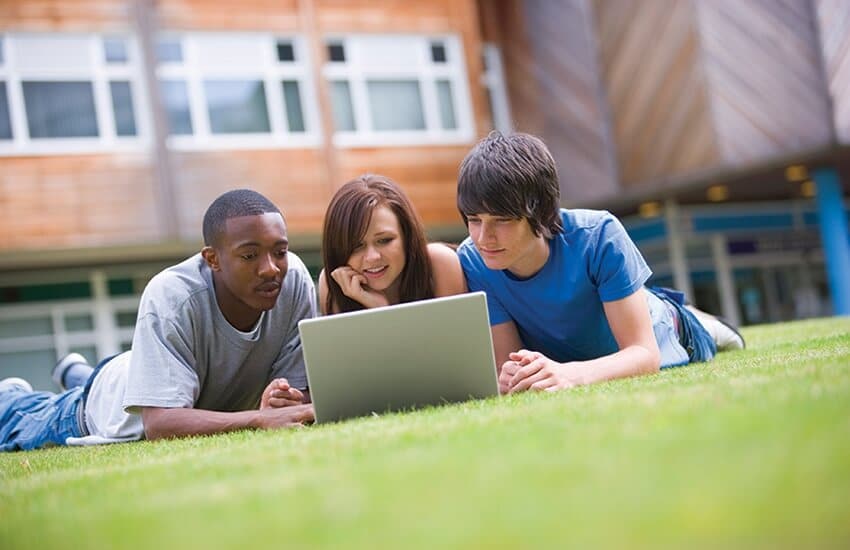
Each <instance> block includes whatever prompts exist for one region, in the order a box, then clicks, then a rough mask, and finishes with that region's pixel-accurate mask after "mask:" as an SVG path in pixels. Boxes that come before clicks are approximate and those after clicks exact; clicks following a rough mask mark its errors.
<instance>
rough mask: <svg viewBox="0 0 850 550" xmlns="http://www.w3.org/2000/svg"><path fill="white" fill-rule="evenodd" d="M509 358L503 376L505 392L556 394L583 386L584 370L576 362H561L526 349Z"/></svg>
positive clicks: (501, 379) (502, 390) (500, 376)
mask: <svg viewBox="0 0 850 550" xmlns="http://www.w3.org/2000/svg"><path fill="white" fill-rule="evenodd" d="M509 357H510V360H509V361H506V362H505V364H504V365H502V371H501V373H500V374H499V391H500V392H501V393H515V392H519V391H525V390H537V391H541V390H546V391H555V390H562V389H566V388H572V387H574V386H578V385H580V384H581V383H582V378H581V375H582V372H581V367H579V366H577V365H575V364H573V363H558V362H557V361H553V360H551V359H549V358H548V357H546V356H545V355H543V354H542V353H540V352H537V351H528V350H524V349H521V350H519V351H516V352H512V353H511V354H510V355H509Z"/></svg>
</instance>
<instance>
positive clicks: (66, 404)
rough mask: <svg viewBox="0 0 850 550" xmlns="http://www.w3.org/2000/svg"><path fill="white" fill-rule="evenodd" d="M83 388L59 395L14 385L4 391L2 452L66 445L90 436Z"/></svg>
mask: <svg viewBox="0 0 850 550" xmlns="http://www.w3.org/2000/svg"><path fill="white" fill-rule="evenodd" d="M83 411H84V407H83V388H82V387H76V388H72V389H70V390H67V391H64V392H62V393H59V394H56V393H53V392H48V391H26V390H24V389H23V388H18V387H13V388H9V389H6V390H0V451H29V450H32V449H38V448H41V447H50V446H53V445H64V444H65V440H66V439H67V438H69V437H83V436H85V435H88V430H87V429H86V422H85V417H84V412H83Z"/></svg>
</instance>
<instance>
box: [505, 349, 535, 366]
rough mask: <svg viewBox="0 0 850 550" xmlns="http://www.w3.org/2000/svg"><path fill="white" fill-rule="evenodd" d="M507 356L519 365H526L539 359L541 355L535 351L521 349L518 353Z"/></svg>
mask: <svg viewBox="0 0 850 550" xmlns="http://www.w3.org/2000/svg"><path fill="white" fill-rule="evenodd" d="M508 356H509V357H510V358H511V359H512V360H514V361H515V362H517V363H519V364H520V365H527V364H529V363H531V362H532V361H534V360H535V359H538V358H540V357H541V354H540V352H537V351H528V350H526V349H521V350H519V351H516V352H513V353H510V354H508Z"/></svg>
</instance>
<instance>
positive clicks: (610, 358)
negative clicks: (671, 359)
mask: <svg viewBox="0 0 850 550" xmlns="http://www.w3.org/2000/svg"><path fill="white" fill-rule="evenodd" d="M660 364H661V359H660V356H659V354H658V351H657V348H656V349H655V350H650V349H647V348H645V347H643V346H638V345H635V346H629V347H627V348H623V349H621V350H620V351H617V352H616V353H612V354H611V355H605V356H603V357H599V358H597V359H591V360H589V361H581V362H577V363H571V364H570V363H568V364H567V365H575V367H576V371H577V372H579V373H580V374H579V380H578V383H579V384H581V385H584V384H595V383H597V382H604V381H606V380H615V379H617V378H628V377H631V376H642V375H645V374H652V373H654V372H658V369H659V368H660Z"/></svg>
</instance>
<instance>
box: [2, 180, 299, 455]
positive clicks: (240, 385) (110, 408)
mask: <svg viewBox="0 0 850 550" xmlns="http://www.w3.org/2000/svg"><path fill="white" fill-rule="evenodd" d="M203 229H204V243H205V246H204V248H203V249H202V250H201V252H200V254H196V255H194V256H192V257H190V258H188V259H187V260H185V261H183V262H182V263H180V264H178V265H175V266H173V267H170V268H168V269H166V270H164V271H162V272H161V273H159V274H158V275H156V276H155V277H154V278H153V279H151V281H150V283H148V285H147V287H146V288H145V291H144V293H143V294H142V299H141V303H140V305H139V314H138V318H137V321H136V328H135V331H134V334H133V345H132V348H131V350H130V351H127V352H125V353H122V354H120V355H118V356H115V357H114V358H111V359H110V360H107V361H106V362H104V363H103V364H102V365H101V366H100V367H99V368H98V369H97V370H96V371H95V372H94V373H93V374H91V375H89V371H88V370H87V369H90V367H87V365H84V364H80V363H79V362H78V361H64V362H60V367H61V368H59V369H58V371H57V372H56V373H55V374H57V378H58V380H59V381H60V383H62V384H67V385H73V382H72V381H73V380H74V379H76V380H77V381H78V382H76V383H82V382H83V380H84V379H85V378H88V380H87V383H86V384H85V385H84V386H83V385H77V386H75V387H73V388H70V389H67V390H66V391H64V392H63V393H61V394H58V395H57V394H53V393H51V392H33V391H31V388H28V387H27V386H28V384H26V382H25V381H22V380H20V379H18V380H17V381H15V380H7V381H3V382H0V450H3V451H9V450H18V449H23V450H26V449H35V448H39V447H43V446H48V445H62V444H68V445H84V444H93V443H109V442H118V441H133V440H137V439H141V438H142V437H146V438H147V439H158V438H163V437H180V436H188V435H201V434H213V433H219V432H226V431H231V430H237V429H242V428H280V427H287V426H295V425H299V424H302V423H303V422H309V421H311V420H312V419H313V408H312V405H310V404H309V394H308V391H307V378H306V374H305V370H304V359H303V356H302V351H301V341H300V338H299V335H298V321H299V320H301V319H305V318H310V317H314V316H315V314H316V298H315V290H314V287H313V281H312V278H311V277H310V274H309V273H308V271H307V269H306V268H305V267H304V264H303V263H302V262H301V260H300V259H299V258H298V257H297V256H296V255H295V254H293V253H291V252H289V251H288V245H289V242H288V239H287V231H286V223H285V221H284V219H283V216H282V215H281V213H280V211H279V210H278V209H277V207H275V206H274V204H272V203H271V202H270V201H269V200H268V199H266V198H265V197H263V196H262V195H260V194H259V193H256V192H254V191H250V190H235V191H230V192H228V193H225V194H224V195H222V196H220V197H219V198H218V199H216V200H215V201H214V202H213V203H212V205H210V207H209V209H208V210H207V212H206V214H205V216H204V228H203ZM77 357H78V358H79V356H77ZM81 373H82V374H83V375H84V378H80V374H81Z"/></svg>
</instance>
